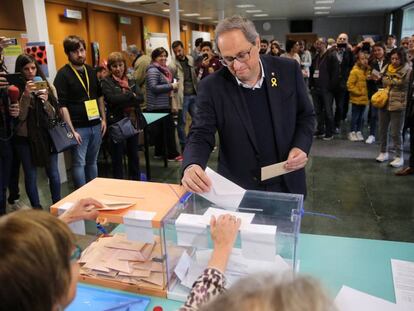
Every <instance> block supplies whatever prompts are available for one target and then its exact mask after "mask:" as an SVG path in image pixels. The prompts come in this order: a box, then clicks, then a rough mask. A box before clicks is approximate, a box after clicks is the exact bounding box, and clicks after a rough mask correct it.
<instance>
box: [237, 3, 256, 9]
mask: <svg viewBox="0 0 414 311" xmlns="http://www.w3.org/2000/svg"><path fill="white" fill-rule="evenodd" d="M236 7H238V8H240V9H247V8H254V7H255V5H254V4H237V5H236Z"/></svg>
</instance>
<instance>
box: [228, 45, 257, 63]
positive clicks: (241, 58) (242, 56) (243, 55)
mask: <svg viewBox="0 0 414 311" xmlns="http://www.w3.org/2000/svg"><path fill="white" fill-rule="evenodd" d="M254 46H255V45H252V46H251V47H250V49H249V50H248V51H244V52H240V53H239V54H237V55H236V56H235V57H233V56H224V57H223V58H221V59H220V63H221V64H222V65H223V66H226V67H227V66H231V65H233V63H234V61H235V60H236V59H237V60H238V61H239V62H241V63H245V62H247V61H248V60H249V59H250V52H251V51H252V48H253V47H254Z"/></svg>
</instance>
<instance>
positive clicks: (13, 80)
mask: <svg viewBox="0 0 414 311" xmlns="http://www.w3.org/2000/svg"><path fill="white" fill-rule="evenodd" d="M2 76H3V77H5V78H6V80H7V82H9V84H10V85H24V84H26V82H25V81H24V79H23V76H22V74H21V73H20V72H16V73H8V74H5V75H2Z"/></svg>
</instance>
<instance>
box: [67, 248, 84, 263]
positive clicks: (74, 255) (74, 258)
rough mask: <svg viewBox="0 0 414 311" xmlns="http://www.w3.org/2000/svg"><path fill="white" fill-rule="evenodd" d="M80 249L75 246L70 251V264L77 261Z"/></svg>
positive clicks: (80, 252)
mask: <svg viewBox="0 0 414 311" xmlns="http://www.w3.org/2000/svg"><path fill="white" fill-rule="evenodd" d="M81 254H82V249H81V248H80V246H79V245H75V249H74V250H73V251H72V254H71V255H70V258H69V259H70V262H74V261H78V260H79V258H80V257H81Z"/></svg>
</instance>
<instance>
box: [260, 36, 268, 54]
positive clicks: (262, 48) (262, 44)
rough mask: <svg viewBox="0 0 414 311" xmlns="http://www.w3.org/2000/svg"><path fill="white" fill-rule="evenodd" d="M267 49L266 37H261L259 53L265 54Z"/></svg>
mask: <svg viewBox="0 0 414 311" xmlns="http://www.w3.org/2000/svg"><path fill="white" fill-rule="evenodd" d="M268 49H269V41H267V40H266V39H262V40H260V51H259V53H260V54H267V52H268Z"/></svg>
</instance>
